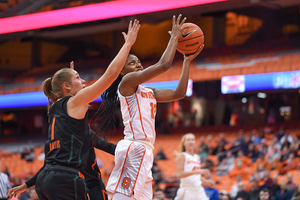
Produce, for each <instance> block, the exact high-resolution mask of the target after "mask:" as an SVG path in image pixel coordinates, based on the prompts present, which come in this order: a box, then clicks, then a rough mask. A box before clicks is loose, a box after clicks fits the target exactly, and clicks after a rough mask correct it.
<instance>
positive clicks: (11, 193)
mask: <svg viewBox="0 0 300 200" xmlns="http://www.w3.org/2000/svg"><path fill="white" fill-rule="evenodd" d="M26 189H27V185H26V184H25V183H23V184H22V185H19V186H16V187H13V188H11V189H10V190H9V191H8V194H7V196H6V197H7V198H9V197H15V196H16V195H17V194H20V193H23V192H25V190H26Z"/></svg>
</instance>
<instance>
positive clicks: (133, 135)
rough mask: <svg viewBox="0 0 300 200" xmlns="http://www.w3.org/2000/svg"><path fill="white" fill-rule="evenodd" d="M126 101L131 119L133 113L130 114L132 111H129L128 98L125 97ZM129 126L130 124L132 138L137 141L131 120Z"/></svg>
mask: <svg viewBox="0 0 300 200" xmlns="http://www.w3.org/2000/svg"><path fill="white" fill-rule="evenodd" d="M125 100H126V104H127V108H128V112H129V117H130V118H131V113H130V109H129V103H128V101H127V98H126V97H125ZM129 124H130V128H131V132H132V137H133V139H134V140H135V137H134V132H133V128H132V124H131V121H130V120H129Z"/></svg>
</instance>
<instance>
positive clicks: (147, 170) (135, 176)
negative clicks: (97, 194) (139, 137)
mask: <svg viewBox="0 0 300 200" xmlns="http://www.w3.org/2000/svg"><path fill="white" fill-rule="evenodd" d="M152 165H153V151H152V149H150V148H149V147H147V146H144V145H142V144H140V143H137V142H133V141H129V140H121V141H120V142H119V143H118V144H117V148H116V151H115V167H114V169H113V170H112V173H111V175H110V177H109V179H108V183H107V186H106V190H107V191H108V192H111V193H115V192H118V193H121V194H124V195H127V196H132V195H133V194H134V199H138V200H139V199H142V200H148V199H149V200H150V199H152V196H153V193H152V172H151V168H152Z"/></svg>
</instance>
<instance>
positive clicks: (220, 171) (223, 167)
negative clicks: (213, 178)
mask: <svg viewBox="0 0 300 200" xmlns="http://www.w3.org/2000/svg"><path fill="white" fill-rule="evenodd" d="M228 173H229V165H228V164H227V161H226V159H223V160H222V161H221V163H220V164H219V165H218V166H217V168H216V174H217V175H219V176H222V175H227V174H228Z"/></svg>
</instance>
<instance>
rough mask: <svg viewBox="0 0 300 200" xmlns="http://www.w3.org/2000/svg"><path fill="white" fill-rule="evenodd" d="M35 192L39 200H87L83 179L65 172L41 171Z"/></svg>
mask: <svg viewBox="0 0 300 200" xmlns="http://www.w3.org/2000/svg"><path fill="white" fill-rule="evenodd" d="M35 190H36V193H37V195H38V197H39V200H88V195H87V187H86V184H85V181H84V179H82V178H80V177H79V176H78V174H76V173H73V172H67V171H54V170H45V169H44V170H42V171H41V173H39V175H38V177H37V180H36V184H35Z"/></svg>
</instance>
